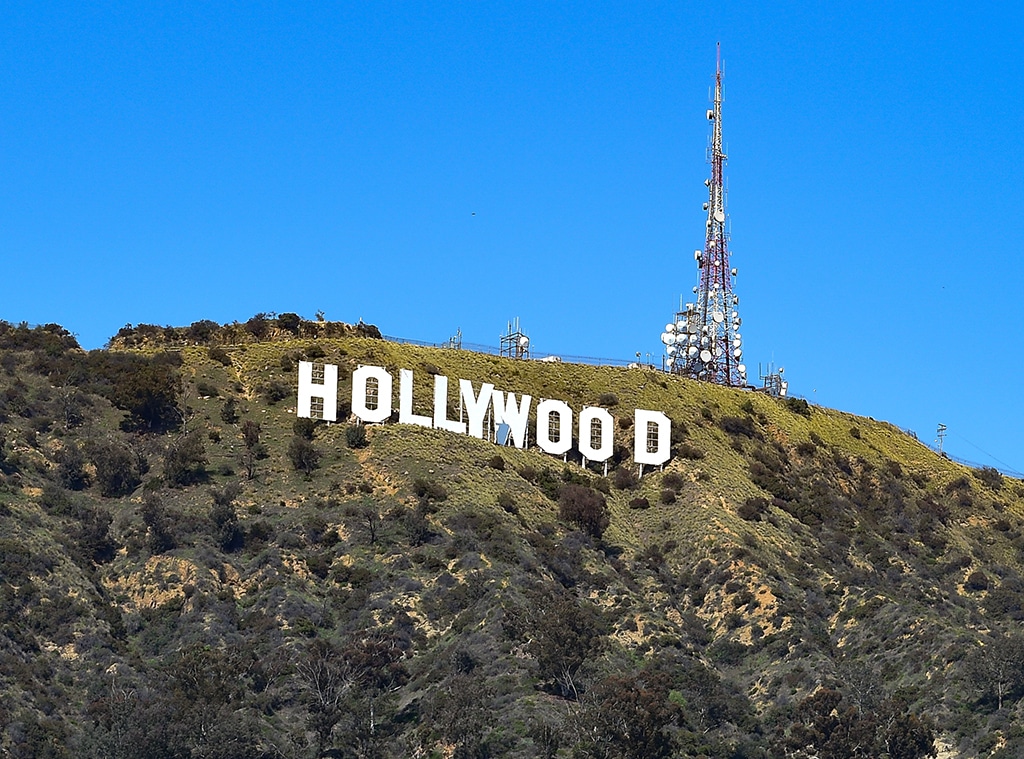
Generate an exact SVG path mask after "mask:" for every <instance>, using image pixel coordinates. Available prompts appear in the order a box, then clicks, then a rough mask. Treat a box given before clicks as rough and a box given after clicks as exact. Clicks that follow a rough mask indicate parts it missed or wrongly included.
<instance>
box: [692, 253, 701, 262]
mask: <svg viewBox="0 0 1024 759" xmlns="http://www.w3.org/2000/svg"><path fill="white" fill-rule="evenodd" d="M693 260H694V261H700V251H699V250H695V251H693Z"/></svg>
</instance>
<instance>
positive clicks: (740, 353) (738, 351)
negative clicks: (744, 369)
mask: <svg viewBox="0 0 1024 759" xmlns="http://www.w3.org/2000/svg"><path fill="white" fill-rule="evenodd" d="M732 355H734V356H735V357H736V358H739V357H740V356H742V355H743V349H742V348H737V349H736V350H734V351H733V352H732Z"/></svg>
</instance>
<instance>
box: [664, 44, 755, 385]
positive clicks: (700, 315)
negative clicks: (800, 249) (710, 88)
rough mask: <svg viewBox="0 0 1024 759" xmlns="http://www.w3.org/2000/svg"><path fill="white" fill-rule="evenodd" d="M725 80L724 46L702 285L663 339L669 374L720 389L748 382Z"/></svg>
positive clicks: (713, 117)
mask: <svg viewBox="0 0 1024 759" xmlns="http://www.w3.org/2000/svg"><path fill="white" fill-rule="evenodd" d="M724 76H725V72H724V71H723V66H722V59H721V44H719V45H718V55H717V61H716V65H715V98H714V108H713V109H709V110H708V112H707V117H708V120H709V121H710V122H711V144H710V145H709V146H708V163H710V164H711V177H710V178H709V179H705V180H704V184H705V185H706V186H707V188H708V201H707V202H706V203H705V204H704V210H705V211H707V214H708V218H707V224H706V227H707V232H706V235H705V238H704V250H695V251H694V253H693V257H694V259H695V260H696V262H697V268H698V269H699V271H700V280H699V284H698V285H697V287H694V288H693V292H694V295H695V297H696V300H695V301H694V302H693V303H687V304H686V306H685V308H681V309H680V310H679V311H678V312H677V313H676V315H675V319H674V320H673V322H672V323H671V324H666V325H665V332H664V333H662V335H661V340H662V342H663V343H665V351H666V353H667V354H668V356H667V358H666V360H665V363H666V366H667V367H668V368H669V370H670V371H672V372H675V373H677V374H682V375H685V376H688V377H692V378H694V379H699V380H704V381H705V382H714V383H715V384H718V385H734V386H742V385H745V384H746V382H747V368H746V366H744V365H743V348H742V340H741V338H740V323H741V320H740V316H739V311H738V310H737V309H738V307H739V302H740V299H739V296H738V295H736V294H735V292H734V290H735V287H734V284H735V279H736V269H733V268H732V267H731V264H730V263H729V232H728V223H727V221H728V217H727V216H726V212H725V200H726V198H725V181H724V176H723V169H724V167H725V163H726V159H727V157H726V155H725V153H724V152H722V80H723V78H724Z"/></svg>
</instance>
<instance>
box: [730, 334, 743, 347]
mask: <svg viewBox="0 0 1024 759" xmlns="http://www.w3.org/2000/svg"><path fill="white" fill-rule="evenodd" d="M742 344H743V343H742V341H741V340H740V339H739V338H738V337H737V338H736V339H734V340H733V341H732V347H733V348H739V347H740V345H742Z"/></svg>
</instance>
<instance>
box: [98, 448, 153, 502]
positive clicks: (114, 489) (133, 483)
mask: <svg viewBox="0 0 1024 759" xmlns="http://www.w3.org/2000/svg"><path fill="white" fill-rule="evenodd" d="M88 453H89V458H90V459H91V460H92V463H93V466H95V467H96V483H97V484H98V485H99V487H100V494H102V495H103V496H106V497H108V498H116V497H118V496H123V495H127V494H128V493H131V492H132V491H133V490H135V488H137V487H138V486H139V483H140V482H142V477H141V476H140V474H139V466H138V458H137V457H136V456H135V455H134V454H133V453H132V452H131V451H130V450H128V449H127V448H125V447H124V446H123V445H121V444H119V443H116V442H113V441H99V442H93V443H90V444H89V446H88Z"/></svg>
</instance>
